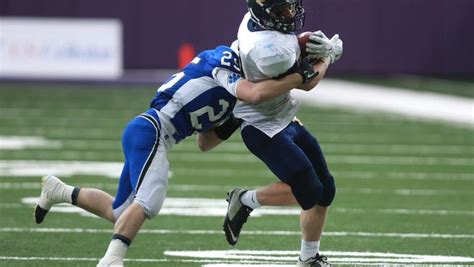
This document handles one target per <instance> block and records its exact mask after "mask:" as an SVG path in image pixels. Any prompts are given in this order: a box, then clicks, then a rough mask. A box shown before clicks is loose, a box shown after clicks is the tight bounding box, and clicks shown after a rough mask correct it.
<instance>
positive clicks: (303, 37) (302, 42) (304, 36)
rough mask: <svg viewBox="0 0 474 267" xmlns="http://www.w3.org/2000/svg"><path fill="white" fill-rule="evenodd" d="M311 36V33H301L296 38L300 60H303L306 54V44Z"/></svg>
mask: <svg viewBox="0 0 474 267" xmlns="http://www.w3.org/2000/svg"><path fill="white" fill-rule="evenodd" d="M311 34H313V32H302V33H300V34H299V35H298V36H297V38H298V45H299V46H300V50H301V58H304V57H305V56H306V55H307V54H306V43H307V42H309V36H310V35H311Z"/></svg>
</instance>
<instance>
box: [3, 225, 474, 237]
mask: <svg viewBox="0 0 474 267" xmlns="http://www.w3.org/2000/svg"><path fill="white" fill-rule="evenodd" d="M112 230H113V229H112V228H111V229H90V228H15V227H5V228H0V232H3V233H67V234H111V233H112ZM140 233H142V234H171V235H223V232H222V230H172V229H142V230H140ZM242 234H243V235H264V236H300V235H301V232H300V231H245V230H244V231H242ZM324 236H331V237H370V238H415V239H419V238H426V239H474V235H467V234H437V233H428V234H420V233H370V232H325V233H324Z"/></svg>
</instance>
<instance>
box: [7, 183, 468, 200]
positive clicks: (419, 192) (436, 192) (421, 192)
mask: <svg viewBox="0 0 474 267" xmlns="http://www.w3.org/2000/svg"><path fill="white" fill-rule="evenodd" d="M84 185H94V186H97V187H96V188H103V187H102V184H84ZM94 186H93V187H94ZM193 186H196V191H201V192H215V191H214V189H219V188H218V187H214V188H203V187H207V186H200V185H184V186H180V185H177V186H175V187H170V190H174V191H193V190H192V189H191V188H192V187H193ZM106 187H108V185H107V186H106ZM39 188H41V185H40V184H39V183H9V182H0V190H2V189H3V190H4V189H8V190H12V189H17V190H23V189H39ZM113 188H116V187H113ZM211 189H212V190H211ZM228 189H229V187H226V186H224V187H222V189H220V190H219V191H227V190H228ZM337 190H338V191H339V192H343V193H353V194H362V195H374V194H378V195H398V196H421V197H430V196H453V195H472V190H449V189H406V188H399V189H376V188H347V187H346V188H345V187H339V188H338V189H337Z"/></svg>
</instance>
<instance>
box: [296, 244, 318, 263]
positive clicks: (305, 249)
mask: <svg viewBox="0 0 474 267" xmlns="http://www.w3.org/2000/svg"><path fill="white" fill-rule="evenodd" d="M318 253H319V241H304V240H301V252H300V260H302V261H306V260H308V259H309V258H313V257H314V256H316V254H318Z"/></svg>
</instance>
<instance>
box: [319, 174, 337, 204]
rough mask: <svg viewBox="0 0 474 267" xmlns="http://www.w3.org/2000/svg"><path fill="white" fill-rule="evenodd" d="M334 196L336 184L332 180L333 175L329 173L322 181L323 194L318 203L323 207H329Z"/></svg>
mask: <svg viewBox="0 0 474 267" xmlns="http://www.w3.org/2000/svg"><path fill="white" fill-rule="evenodd" d="M335 196H336V184H335V182H334V177H332V175H329V176H328V177H326V179H324V183H323V196H322V198H321V200H320V202H319V203H318V205H320V206H323V207H329V206H331V203H332V202H333V200H334V198H335Z"/></svg>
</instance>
